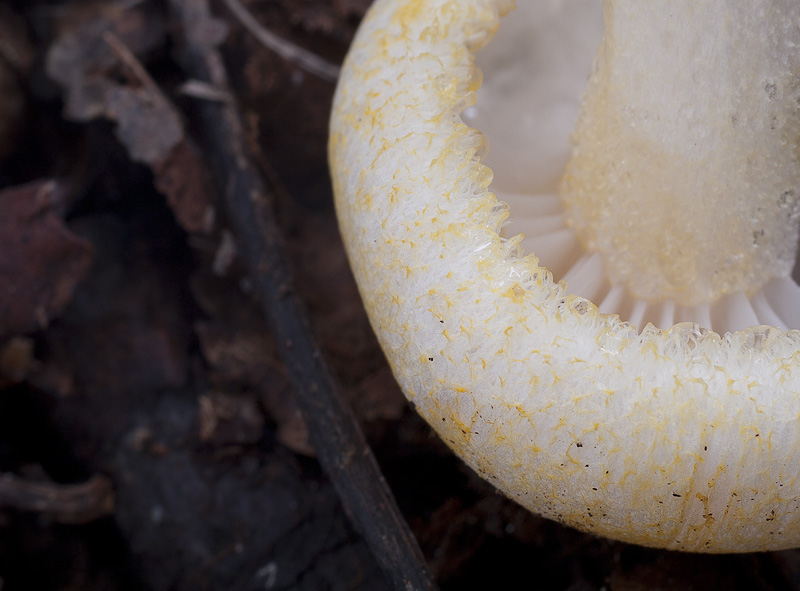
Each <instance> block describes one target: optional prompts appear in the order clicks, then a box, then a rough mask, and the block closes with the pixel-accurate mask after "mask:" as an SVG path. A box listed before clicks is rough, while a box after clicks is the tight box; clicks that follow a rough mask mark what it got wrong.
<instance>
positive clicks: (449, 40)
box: [330, 0, 800, 552]
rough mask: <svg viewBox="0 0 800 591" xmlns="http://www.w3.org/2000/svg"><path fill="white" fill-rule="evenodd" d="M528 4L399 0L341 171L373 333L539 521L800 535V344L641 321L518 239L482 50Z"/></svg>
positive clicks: (341, 129) (368, 42) (769, 542)
mask: <svg viewBox="0 0 800 591" xmlns="http://www.w3.org/2000/svg"><path fill="white" fill-rule="evenodd" d="M509 4H510V3H509V2H505V1H502V2H501V1H492V0H468V1H463V2H458V3H454V2H451V1H448V0H378V2H376V4H375V5H373V7H372V8H371V10H370V12H369V13H368V15H367V17H366V19H365V21H364V22H363V24H362V26H361V28H360V30H359V33H358V35H357V37H356V39H355V41H354V44H353V47H352V49H351V51H350V53H349V55H348V58H347V60H346V62H345V66H344V69H343V72H342V75H341V78H340V81H339V85H338V88H337V93H336V97H335V102H334V108H333V114H332V119H331V139H330V163H331V172H332V177H333V184H334V192H335V198H336V208H337V214H338V217H339V223H340V228H341V232H342V236H343V239H344V242H345V246H346V249H347V252H348V256H349V258H350V262H351V266H352V269H353V272H354V274H355V277H356V280H357V282H358V285H359V289H360V292H361V295H362V298H363V300H364V304H365V307H366V309H367V312H368V314H369V317H370V320H371V322H372V325H373V328H374V329H375V332H376V334H377V336H378V339H379V341H380V343H381V346H382V347H383V350H384V352H385V354H386V356H387V358H388V360H389V363H390V364H391V366H392V369H393V371H394V374H395V377H396V378H397V380H398V382H399V383H400V385H401V387H402V389H403V391H404V392H405V394H406V396H407V397H408V398H409V400H410V401H411V402H412V403H413V404H414V405H415V406H416V408H417V410H418V412H419V413H420V414H421V415H422V416H423V417H424V418H425V419H426V420H427V421H428V422H429V423H430V424H431V425H432V426H433V428H434V429H435V430H436V431H437V432H438V433H439V435H440V436H441V437H442V439H443V440H444V441H445V442H446V443H447V444H448V445H449V446H450V447H451V448H452V449H453V450H454V451H455V452H456V453H457V454H458V455H459V456H460V457H462V458H463V459H464V460H465V461H466V462H467V463H468V464H469V465H470V466H472V467H473V468H474V469H475V470H477V471H478V472H479V473H480V474H481V475H482V476H484V477H485V478H487V479H488V480H489V481H491V482H492V483H493V484H494V485H495V486H497V487H498V489H500V490H502V491H503V492H504V493H505V494H506V495H508V496H509V497H510V498H512V499H515V500H517V501H518V502H520V503H521V504H522V505H524V506H525V507H528V508H529V509H531V510H532V511H534V512H536V513H539V514H541V515H544V516H545V517H549V518H552V519H556V520H558V521H561V522H563V523H566V524H568V525H571V526H574V527H576V528H578V529H581V530H585V531H590V532H594V533H597V534H599V535H603V536H607V537H611V538H615V539H620V540H624V541H627V542H633V543H638V544H643V545H648V546H658V547H666V548H672V549H682V550H691V551H708V552H740V551H751V550H766V549H778V548H787V547H793V546H797V545H800V480H799V479H798V478H797V473H798V470H797V466H798V465H800V421H798V418H800V333H798V332H796V331H788V332H786V331H782V330H779V329H776V328H772V327H765V326H759V327H752V328H749V329H746V330H742V331H738V332H735V333H728V334H725V335H724V336H720V335H718V334H716V333H714V332H712V331H710V330H705V329H703V328H701V327H699V326H697V325H692V324H678V325H675V326H674V327H672V328H670V329H669V330H658V329H655V328H653V327H652V326H648V327H646V328H645V329H644V330H643V331H642V332H641V333H640V332H639V330H638V329H637V327H635V326H632V325H630V324H627V323H625V322H622V321H620V319H619V318H618V317H617V316H613V315H603V314H600V313H599V311H598V309H597V307H596V306H595V305H594V304H593V303H592V302H590V301H588V300H586V299H583V298H580V297H577V296H573V295H568V294H567V292H566V291H565V289H564V286H563V285H560V284H557V283H555V282H554V281H553V280H552V277H551V275H550V273H549V272H548V271H547V269H546V268H544V267H541V266H539V264H538V261H537V259H536V257H535V253H534V254H528V255H526V254H524V253H523V252H522V249H521V248H520V246H519V241H520V239H519V237H512V238H502V237H501V236H500V234H499V230H500V228H501V226H502V224H503V222H504V220H505V219H506V217H507V215H508V211H507V207H506V206H505V205H504V204H502V203H500V202H498V201H497V199H496V198H495V196H494V195H493V194H491V193H490V192H489V184H490V182H491V179H492V173H491V171H490V170H489V169H488V168H487V167H485V166H484V165H482V164H481V162H480V159H481V157H482V154H483V152H484V150H485V144H484V139H483V137H482V136H481V134H480V133H478V132H477V131H475V130H473V129H470V128H469V127H468V126H467V125H465V124H464V123H463V121H462V120H461V117H460V113H461V112H462V110H463V109H464V108H465V107H467V106H468V105H470V104H471V103H472V102H474V100H475V91H476V89H477V87H478V86H479V85H480V74H479V73H478V72H477V70H476V68H475V67H474V52H475V50H476V49H477V48H479V47H480V46H481V45H482V44H483V43H485V42H487V41H488V40H489V39H490V38H491V36H492V35H493V33H494V31H495V30H496V28H497V26H498V24H499V19H500V17H501V15H502V14H503V13H504V12H505V11H506V10H508V9H509V8H510V5H509Z"/></svg>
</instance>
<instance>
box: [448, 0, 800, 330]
mask: <svg viewBox="0 0 800 591" xmlns="http://www.w3.org/2000/svg"><path fill="white" fill-rule="evenodd" d="M516 12H517V14H516V15H515V18H511V19H505V20H504V22H503V23H502V24H501V29H500V33H499V34H498V35H497V36H496V40H495V41H493V42H492V43H490V44H489V45H488V46H487V48H485V49H484V50H482V51H481V52H479V54H478V59H477V62H478V66H479V67H480V68H481V70H482V71H483V72H484V73H485V75H484V84H483V86H482V88H481V89H480V90H479V92H478V100H477V103H476V105H474V106H472V107H469V108H468V109H467V110H466V111H465V112H464V114H463V118H464V120H465V121H466V122H467V123H468V124H470V125H471V126H473V127H475V128H477V129H479V130H481V131H482V132H484V133H485V134H486V135H487V136H488V138H489V142H490V145H491V150H490V151H489V157H488V158H487V159H486V163H487V164H488V165H489V166H490V167H491V168H492V169H493V170H494V172H495V179H494V182H493V184H492V186H491V188H492V190H493V191H495V193H496V194H497V195H498V197H499V198H501V199H503V200H504V201H506V202H507V203H508V204H509V205H510V211H511V223H510V224H508V225H507V226H506V227H505V228H504V234H506V235H513V234H517V233H523V234H524V235H525V239H524V240H523V241H522V246H523V247H524V248H525V249H526V250H528V251H529V252H533V253H535V254H536V256H537V257H538V258H539V260H540V262H541V264H543V265H544V266H546V267H547V268H548V270H549V271H551V272H552V273H553V275H554V277H555V278H556V279H557V280H558V279H563V280H564V281H565V282H566V284H567V290H568V292H569V293H573V294H576V295H580V296H583V297H586V298H588V299H589V300H591V301H593V302H594V303H595V304H597V306H598V308H599V310H600V311H601V312H603V313H616V314H619V315H620V316H621V317H622V318H623V319H624V320H628V321H630V322H631V323H632V324H634V325H637V326H638V327H639V328H640V329H641V328H643V327H644V325H645V324H646V323H647V322H651V323H653V324H654V325H656V326H658V327H659V328H664V329H666V328H669V327H670V326H672V325H673V324H675V323H676V322H696V323H697V324H699V325H700V326H703V327H705V328H712V329H714V330H715V331H717V332H719V333H724V332H726V331H731V332H732V331H735V330H740V329H743V328H746V327H748V326H754V325H770V326H776V327H780V328H782V329H787V328H800V287H798V286H797V284H796V283H795V281H794V280H792V278H791V270H792V266H793V264H794V261H795V252H796V246H797V239H798V226H797V223H798V220H800V162H798V159H799V158H800V153H799V152H798V137H800V81H798V78H797V72H798V71H800V52H799V51H798V50H797V49H796V47H795V43H796V42H798V40H800V26H799V25H798V22H797V21H798V16H797V13H798V9H797V5H796V3H793V2H774V3H771V4H770V5H769V6H768V7H766V6H764V5H756V4H752V3H745V4H742V5H740V6H736V7H730V8H729V9H725V10H721V9H720V5H719V4H718V3H713V2H705V3H700V4H697V3H694V2H670V3H666V4H663V5H661V6H660V7H657V6H651V5H649V4H641V3H638V4H637V3H631V2H614V3H613V4H612V3H608V4H607V5H606V11H605V23H603V21H604V15H603V8H602V6H601V4H600V3H598V2H595V1H591V0H568V1H564V2H524V3H520V6H519V7H518V8H517V10H516ZM687 23H692V26H691V27H688V26H687ZM604 29H605V30H606V31H608V34H606V35H605V37H603V30H604ZM715 32H719V33H720V34H719V35H715V34H714V33H715ZM601 39H602V43H601ZM598 47H599V49H598ZM593 59H594V73H593V75H592V77H591V80H590V84H589V86H588V89H584V87H585V86H586V79H587V78H588V77H589V73H590V72H591V71H592V60H593ZM581 97H583V102H582V103H581ZM581 104H582V107H581ZM579 108H580V109H581V113H582V114H581V116H580V119H578V111H579ZM576 123H577V124H578V125H577V130H575V132H574V134H573V139H572V142H573V146H572V152H571V153H572V156H571V158H570V159H569V164H567V160H568V158H569V155H570V142H569V136H570V134H571V133H572V132H573V129H575V126H576ZM559 179H560V183H559ZM559 185H560V186H559Z"/></svg>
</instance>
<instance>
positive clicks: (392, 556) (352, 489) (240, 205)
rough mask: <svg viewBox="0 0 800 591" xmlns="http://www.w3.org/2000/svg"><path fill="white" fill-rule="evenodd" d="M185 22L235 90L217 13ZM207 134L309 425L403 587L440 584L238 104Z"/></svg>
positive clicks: (200, 63) (196, 54)
mask: <svg viewBox="0 0 800 591" xmlns="http://www.w3.org/2000/svg"><path fill="white" fill-rule="evenodd" d="M171 4H172V7H173V9H174V10H175V11H176V12H177V17H178V20H179V21H180V22H181V23H182V25H183V33H184V35H185V46H184V47H183V55H182V56H180V58H179V59H181V62H182V64H183V67H184V69H185V70H186V71H187V72H188V74H189V76H190V77H191V78H193V79H197V80H201V81H203V82H207V83H210V84H212V85H213V86H214V87H215V88H218V89H220V90H221V91H223V92H225V93H228V92H229V90H228V88H229V85H228V79H227V74H226V72H225V68H224V66H223V63H222V59H221V56H220V54H219V52H218V51H217V50H216V48H215V47H213V46H212V45H211V44H209V43H208V40H207V39H206V38H204V37H203V35H202V34H201V31H202V30H205V29H206V28H207V27H208V21H209V19H210V16H209V12H208V3H207V1H206V0H171ZM198 111H199V117H200V133H201V134H202V135H203V138H202V140H203V142H204V143H205V145H206V147H207V150H208V152H209V156H210V158H211V160H212V165H213V168H214V172H215V174H216V177H217V179H218V181H219V183H220V186H222V187H223V188H224V193H225V202H226V207H227V210H228V215H229V217H230V219H231V221H232V222H233V225H234V229H235V233H236V239H237V242H238V244H239V247H240V250H241V253H242V254H243V256H244V258H245V260H246V261H247V264H248V268H249V270H250V274H251V275H252V277H253V280H254V286H255V289H256V291H257V293H258V294H259V296H260V298H261V303H262V306H263V310H264V314H265V315H266V317H267V319H268V320H269V322H270V325H271V327H272V330H273V333H274V334H275V337H276V340H277V343H278V347H279V349H280V352H281V356H282V358H283V361H284V363H285V365H286V368H287V371H288V373H289V376H290V378H291V380H292V383H293V385H294V389H295V392H296V394H297V399H298V404H299V406H300V408H301V410H302V412H303V415H304V418H305V420H306V423H307V425H308V427H309V435H310V439H311V442H312V444H313V446H314V448H315V450H316V452H317V457H318V459H319V462H320V464H321V465H322V467H323V469H324V470H325V471H326V473H327V474H328V476H329V478H330V479H331V481H332V483H333V485H334V486H335V487H336V490H337V491H338V493H339V497H340V499H341V501H342V504H343V506H344V508H345V510H346V511H347V513H348V515H349V516H350V519H351V521H352V522H353V524H354V525H355V527H356V529H357V530H359V531H360V533H361V535H362V536H363V537H364V539H365V540H366V542H367V544H368V546H369V547H370V549H371V550H372V552H373V554H374V555H375V557H376V559H377V560H378V563H379V564H380V565H381V567H382V568H383V570H384V573H385V574H386V575H387V577H388V578H389V580H390V581H391V582H392V584H393V585H394V588H395V589H397V590H398V591H400V590H402V591H411V590H420V591H422V590H433V589H435V585H434V583H433V581H432V579H431V577H430V575H429V574H428V571H427V568H426V566H425V562H424V558H423V556H422V552H421V550H420V549H419V546H418V544H417V541H416V540H415V539H414V537H413V535H412V534H411V532H410V530H409V528H408V525H407V524H406V522H405V521H404V520H403V518H402V516H401V514H400V511H399V509H398V508H397V505H396V502H395V500H394V498H393V497H392V494H391V491H390V490H389V487H388V485H387V484H386V481H385V480H384V478H383V476H382V474H381V472H380V469H379V467H378V465H377V462H376V461H375V457H374V456H373V455H372V451H371V450H370V448H369V446H368V444H367V442H366V440H365V438H364V435H363V433H362V432H361V429H360V427H359V425H358V422H357V421H356V419H355V416H354V415H353V412H352V409H351V408H350V407H349V405H348V403H347V401H346V399H345V397H344V395H343V393H342V392H341V390H340V388H339V386H338V384H337V383H336V382H335V381H334V380H333V379H332V378H331V376H330V373H329V371H328V369H327V367H326V365H325V362H324V361H323V359H322V357H321V355H320V353H319V350H318V348H317V346H316V344H315V343H314V342H313V340H312V338H311V336H310V333H309V330H308V327H307V323H306V320H305V318H304V316H303V313H302V312H301V309H300V305H299V303H298V301H297V298H296V297H295V296H294V293H293V291H292V289H291V276H290V271H289V268H288V263H287V262H286V261H287V259H288V257H287V255H286V252H285V248H284V245H283V242H282V240H281V238H280V232H279V230H278V226H277V223H276V221H275V218H274V215H273V213H272V211H271V209H270V204H269V196H268V193H267V190H266V188H265V185H264V182H263V180H262V178H261V176H260V175H259V173H258V172H257V170H256V169H255V167H254V166H253V164H252V163H251V162H250V160H249V158H248V157H247V155H246V153H247V149H246V143H245V139H244V135H243V133H242V124H241V119H240V117H239V113H238V111H237V110H236V106H235V104H234V102H233V101H229V102H224V103H220V102H218V101H205V102H202V103H201V104H200V105H199V109H198Z"/></svg>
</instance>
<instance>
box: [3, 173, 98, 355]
mask: <svg viewBox="0 0 800 591" xmlns="http://www.w3.org/2000/svg"><path fill="white" fill-rule="evenodd" d="M63 195H64V188H63V187H62V186H61V185H59V184H58V183H57V182H56V181H40V182H37V183H32V184H29V185H25V186H21V187H14V188H11V189H7V190H5V191H3V192H0V212H2V213H1V214H0V252H2V253H3V256H2V257H0V285H2V286H3V289H2V290H0V341H2V340H4V339H6V338H8V337H11V336H14V335H17V334H21V333H26V332H30V331H32V330H35V329H37V328H43V327H45V326H47V324H48V322H49V321H50V319H51V318H52V317H54V316H56V315H58V314H59V313H61V311H62V310H63V309H64V307H65V306H66V305H67V304H68V303H69V301H70V299H71V297H72V292H73V290H74V289H75V286H76V285H77V284H78V283H79V282H80V281H81V279H83V277H84V276H85V275H86V273H87V272H88V270H89V267H90V265H91V262H92V253H93V249H92V245H91V244H90V243H89V242H88V241H86V240H84V239H83V238H79V237H78V236H76V235H75V234H73V233H72V232H70V231H69V230H68V229H67V227H66V226H65V225H64V223H63V222H62V220H61V219H60V218H59V216H58V214H57V207H58V205H59V204H60V202H61V200H62V199H63Z"/></svg>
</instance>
